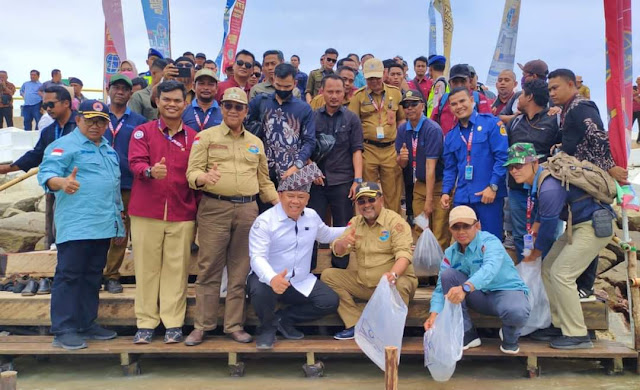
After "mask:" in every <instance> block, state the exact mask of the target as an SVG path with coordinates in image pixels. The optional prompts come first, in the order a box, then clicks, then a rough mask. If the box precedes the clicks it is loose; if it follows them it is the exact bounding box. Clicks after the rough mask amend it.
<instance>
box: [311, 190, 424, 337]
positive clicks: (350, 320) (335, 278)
mask: <svg viewBox="0 0 640 390" xmlns="http://www.w3.org/2000/svg"><path fill="white" fill-rule="evenodd" d="M355 199H356V204H357V208H358V215H357V216H355V217H353V218H352V219H351V221H349V224H348V225H347V226H348V228H347V230H345V231H344V233H342V235H341V236H340V237H339V238H338V239H337V240H335V241H334V242H333V244H332V245H331V248H332V250H333V253H334V254H335V255H336V256H345V255H347V254H348V253H349V252H351V251H352V250H353V249H355V252H356V260H357V262H358V269H357V270H349V269H346V270H345V269H339V268H327V269H325V270H324V271H323V272H322V277H321V279H322V281H323V282H325V283H326V284H327V286H329V287H331V288H332V289H333V291H335V292H336V293H337V294H338V296H339V297H340V305H339V306H338V314H339V315H340V318H341V319H342V321H344V325H345V330H343V331H341V332H338V333H336V334H335V335H334V338H336V339H338V340H349V339H353V338H354V332H355V330H354V329H355V325H356V323H357V322H358V319H359V318H360V315H361V314H362V310H361V309H360V307H358V306H357V305H356V304H355V302H354V300H353V298H354V297H356V298H359V299H369V298H371V295H372V294H373V292H374V291H375V289H376V286H377V285H378V282H379V281H380V278H381V277H382V276H383V275H385V276H386V278H387V280H388V281H389V283H392V284H395V286H396V288H397V289H398V292H399V293H400V296H401V297H402V300H403V301H404V302H405V303H406V304H407V305H408V304H409V300H410V299H411V298H412V297H413V295H414V294H415V292H416V288H417V287H418V279H417V278H416V275H415V272H414V270H413V265H412V264H411V260H412V255H411V244H412V243H413V239H412V236H411V228H410V227H409V225H408V224H407V222H405V220H404V219H403V218H402V217H401V216H400V215H399V214H397V213H395V212H393V211H391V210H388V209H385V208H384V207H383V202H384V197H383V196H382V192H381V191H380V186H378V184H377V183H373V182H363V183H362V184H360V185H359V186H358V187H357V188H356V196H355Z"/></svg>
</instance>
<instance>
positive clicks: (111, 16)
mask: <svg viewBox="0 0 640 390" xmlns="http://www.w3.org/2000/svg"><path fill="white" fill-rule="evenodd" d="M102 12H103V13H104V21H105V23H106V24H107V27H108V28H109V33H110V34H111V39H112V41H113V45H114V46H115V49H116V52H117V53H118V57H120V58H122V59H125V58H127V45H126V42H125V40H124V23H123V22H122V3H121V1H120V0H102Z"/></svg>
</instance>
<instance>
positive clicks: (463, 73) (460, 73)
mask: <svg viewBox="0 0 640 390" xmlns="http://www.w3.org/2000/svg"><path fill="white" fill-rule="evenodd" d="M458 77H463V78H464V77H466V78H468V79H470V78H471V71H470V70H469V66H467V65H466V64H457V65H454V66H452V67H451V70H450V71H449V80H452V79H455V78H458Z"/></svg>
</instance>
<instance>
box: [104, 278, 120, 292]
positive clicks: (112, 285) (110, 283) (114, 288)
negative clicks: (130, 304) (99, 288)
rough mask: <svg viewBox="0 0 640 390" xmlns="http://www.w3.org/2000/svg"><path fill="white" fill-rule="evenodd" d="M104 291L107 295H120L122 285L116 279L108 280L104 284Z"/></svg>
mask: <svg viewBox="0 0 640 390" xmlns="http://www.w3.org/2000/svg"><path fill="white" fill-rule="evenodd" d="M104 290H105V291H107V292H109V294H120V293H122V284H120V282H119V281H117V280H116V279H109V280H107V281H106V282H105V283H104Z"/></svg>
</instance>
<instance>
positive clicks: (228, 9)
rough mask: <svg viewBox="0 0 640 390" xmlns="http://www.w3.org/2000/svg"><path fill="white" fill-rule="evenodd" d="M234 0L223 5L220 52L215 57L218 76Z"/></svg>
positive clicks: (228, 0)
mask: <svg viewBox="0 0 640 390" xmlns="http://www.w3.org/2000/svg"><path fill="white" fill-rule="evenodd" d="M235 2H236V0H227V5H225V7H224V19H223V21H222V30H223V32H222V45H220V52H219V53H218V57H216V66H217V68H218V77H220V74H221V73H220V69H221V68H222V52H223V51H224V45H225V43H226V42H227V34H229V15H230V14H231V9H232V8H233V3H235Z"/></svg>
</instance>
